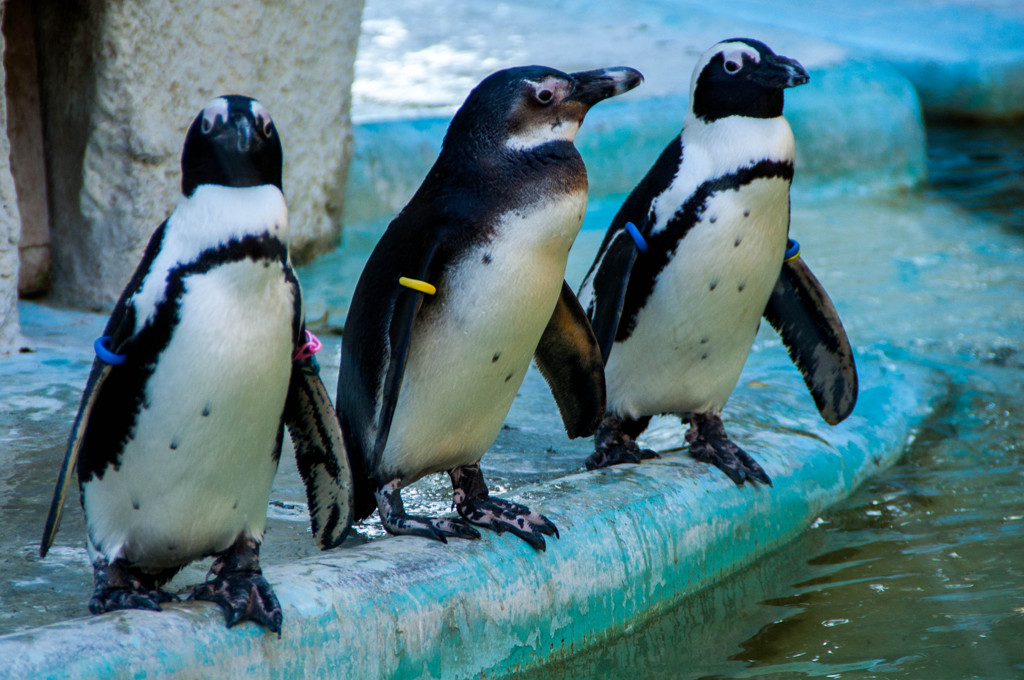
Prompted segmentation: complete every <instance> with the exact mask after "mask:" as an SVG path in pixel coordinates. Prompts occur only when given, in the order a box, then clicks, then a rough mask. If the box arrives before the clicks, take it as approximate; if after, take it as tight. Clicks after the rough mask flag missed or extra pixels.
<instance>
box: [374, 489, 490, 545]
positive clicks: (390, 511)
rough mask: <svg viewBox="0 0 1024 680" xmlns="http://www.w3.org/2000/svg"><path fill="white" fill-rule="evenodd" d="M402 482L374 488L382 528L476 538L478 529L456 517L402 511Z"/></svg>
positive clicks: (425, 535) (430, 535) (391, 531)
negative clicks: (375, 489)
mask: <svg viewBox="0 0 1024 680" xmlns="http://www.w3.org/2000/svg"><path fill="white" fill-rule="evenodd" d="M400 490H401V486H400V483H399V481H398V480H394V481H392V482H390V483H388V484H386V485H384V486H383V487H382V488H381V489H379V490H378V491H377V494H376V495H377V511H378V512H379V514H380V521H381V524H383V525H384V529H385V531H387V532H388V533H389V534H392V535H396V536H421V537H423V538H429V539H432V540H435V541H441V542H442V543H447V542H448V537H451V538H464V539H468V540H475V539H478V538H480V532H479V531H477V530H476V529H474V528H473V527H471V526H469V525H467V524H466V523H465V522H463V521H462V520H459V519H451V518H447V517H439V518H430V517H416V516H415V515H407V514H405V507H404V506H403V505H402V496H401V493H400Z"/></svg>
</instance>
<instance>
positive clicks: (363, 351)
mask: <svg viewBox="0 0 1024 680" xmlns="http://www.w3.org/2000/svg"><path fill="white" fill-rule="evenodd" d="M400 217H401V215H400ZM391 233H392V232H391V230H390V228H389V231H388V232H385V235H384V237H383V238H382V243H384V242H385V239H387V238H388V236H389V234H391ZM418 246H419V244H410V243H407V242H403V243H402V244H401V248H402V249H401V250H397V249H395V250H391V249H387V250H377V251H374V253H373V254H372V255H371V256H370V261H369V262H368V263H367V265H366V269H364V277H365V276H366V271H367V270H369V269H371V268H373V271H374V273H375V275H376V278H375V279H372V280H371V285H373V286H375V287H378V288H379V291H376V292H375V293H374V294H372V295H371V294H363V295H361V288H360V287H361V286H362V285H363V283H364V279H362V278H361V279H360V282H359V284H358V285H357V286H356V293H355V296H354V297H353V301H352V306H351V308H350V309H349V321H348V322H346V332H345V336H344V339H343V341H342V353H341V370H340V372H339V374H338V397H337V401H336V407H337V410H338V418H339V420H340V422H341V428H342V432H343V433H344V435H345V445H346V446H347V447H348V455H349V461H350V464H351V467H352V478H353V488H354V491H355V505H356V517H357V518H358V519H362V518H363V517H368V516H369V515H370V514H372V513H373V511H374V510H375V509H376V507H377V503H376V500H375V499H374V492H375V491H376V488H377V487H376V486H373V484H375V483H376V482H375V481H373V480H371V477H373V473H374V471H376V469H377V466H378V465H379V463H380V459H381V456H382V454H383V452H384V447H385V446H386V445H387V441H388V435H389V433H390V430H391V421H392V418H393V417H394V414H395V407H396V406H397V405H398V395H399V392H400V390H401V386H402V377H403V375H404V374H405V362H406V355H407V354H408V351H409V340H410V338H411V336H412V327H413V320H414V318H415V317H416V312H417V311H418V310H419V307H420V305H421V304H422V302H423V295H424V293H420V292H418V291H415V290H412V289H410V288H406V287H403V286H401V285H399V284H398V279H399V276H406V277H409V278H413V279H418V280H421V281H428V280H431V271H430V268H431V263H432V261H433V255H434V252H435V250H436V244H435V245H430V246H426V245H424V247H422V248H418ZM380 247H381V246H380V245H378V248H380ZM396 250H397V254H396ZM378 254H380V257H378ZM375 258H376V259H375ZM396 261H402V262H403V263H404V264H403V268H402V271H400V272H399V271H397V270H395V271H393V267H394V265H393V263H394V262H396ZM353 318H357V319H358V320H359V321H358V324H359V325H358V326H357V327H356V326H354V325H353V322H352V319H353ZM371 486H373V488H371Z"/></svg>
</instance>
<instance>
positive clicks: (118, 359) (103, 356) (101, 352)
mask: <svg viewBox="0 0 1024 680" xmlns="http://www.w3.org/2000/svg"><path fill="white" fill-rule="evenodd" d="M108 340H110V336H109V335H104V336H101V337H98V338H96V342H94V343H92V346H93V349H95V350H96V356H97V357H99V360H100V361H102V362H103V363H105V364H110V365H111V366H120V365H121V364H123V363H124V362H126V361H128V357H126V356H125V355H124V354H114V353H113V352H111V351H110V350H109V349H107V341H108Z"/></svg>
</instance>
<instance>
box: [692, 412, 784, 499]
mask: <svg viewBox="0 0 1024 680" xmlns="http://www.w3.org/2000/svg"><path fill="white" fill-rule="evenodd" d="M686 439H687V440H688V441H689V442H690V456H692V457H693V458H694V459H696V460H699V461H701V462H704V463H710V464H712V465H714V466H715V467H716V468H718V469H719V470H721V471H722V472H724V473H725V474H726V475H727V476H728V477H729V479H731V480H732V481H733V483H735V484H736V486H743V483H744V482H746V481H750V482H760V483H761V484H767V485H768V486H772V480H771V478H770V477H769V476H768V473H766V472H765V471H764V468H762V467H761V466H760V465H759V464H758V463H757V461H755V460H754V459H753V458H751V456H750V454H748V453H747V452H746V451H744V450H743V449H741V448H740V447H738V446H736V444H734V443H732V442H731V441H729V437H728V435H726V433H725V427H724V426H723V424H722V420H721V418H719V417H718V416H715V415H711V414H696V415H694V416H692V417H691V421H690V431H689V432H688V433H687V435H686Z"/></svg>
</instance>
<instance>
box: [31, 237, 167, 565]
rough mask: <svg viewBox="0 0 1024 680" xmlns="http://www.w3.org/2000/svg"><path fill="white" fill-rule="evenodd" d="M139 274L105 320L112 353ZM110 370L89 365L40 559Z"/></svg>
mask: <svg viewBox="0 0 1024 680" xmlns="http://www.w3.org/2000/svg"><path fill="white" fill-rule="evenodd" d="M162 235H163V225H161V226H160V229H158V230H157V232H156V234H154V236H153V240H154V241H155V240H157V239H158V238H161V237H162ZM152 250H154V247H153V245H152V242H151V243H150V247H149V249H147V251H146V255H147V258H146V259H144V260H143V263H142V264H140V265H139V270H141V269H142V267H143V266H146V267H148V265H149V263H150V262H152V258H153V257H155V255H151V254H150V251H152ZM143 274H145V272H143V273H142V274H140V273H139V271H138V270H137V271H136V273H135V276H134V277H133V279H132V283H130V284H129V285H128V287H127V288H125V290H124V291H123V292H122V293H121V297H120V298H119V299H118V301H117V304H115V305H114V310H113V311H112V312H111V314H110V319H108V320H107V325H106V326H105V327H104V329H103V335H105V336H107V338H108V340H107V347H108V349H110V350H111V351H112V352H113V353H114V354H123V353H124V347H125V345H126V344H127V342H128V340H129V339H130V337H131V334H132V331H133V329H134V327H135V313H134V312H135V310H134V308H132V307H131V306H130V305H129V304H128V300H129V299H130V298H131V294H132V293H133V292H134V291H135V290H137V289H138V286H139V282H140V281H141V280H142V276H143ZM113 369H114V366H112V365H111V364H107V363H104V362H102V361H100V360H99V359H94V360H93V362H92V370H91V371H90V372H89V379H88V380H87V381H86V383H85V390H84V391H83V392H82V402H81V404H80V405H79V407H78V415H77V416H75V423H74V425H72V427H71V435H70V436H69V437H68V448H67V451H66V452H65V453H64V462H63V463H62V464H61V466H60V474H59V475H58V476H57V486H56V488H54V490H53V499H52V500H51V501H50V511H49V513H47V515H46V525H45V526H44V528H43V539H42V541H40V543H39V557H41V558H42V557H46V553H47V552H48V551H49V550H50V546H52V545H53V539H54V538H55V537H56V536H57V528H58V527H59V526H60V518H61V516H62V515H63V514H64V501H65V500H66V499H67V495H68V485H69V484H70V483H71V477H72V475H74V473H75V470H76V469H77V467H78V459H79V458H80V457H81V456H82V452H83V445H84V444H85V431H86V428H87V427H88V425H89V420H90V419H91V418H92V412H93V409H94V408H95V407H96V404H97V403H98V402H99V401H100V394H101V393H102V391H103V383H105V382H106V380H107V378H108V377H109V376H110V373H111V371H112V370H113ZM87 455H88V454H87Z"/></svg>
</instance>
